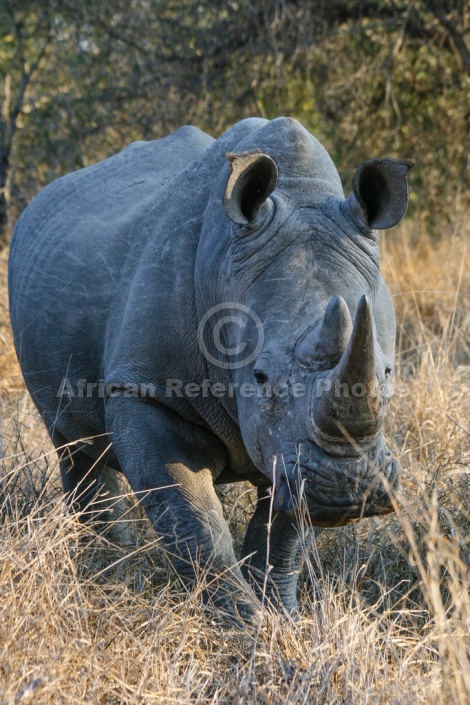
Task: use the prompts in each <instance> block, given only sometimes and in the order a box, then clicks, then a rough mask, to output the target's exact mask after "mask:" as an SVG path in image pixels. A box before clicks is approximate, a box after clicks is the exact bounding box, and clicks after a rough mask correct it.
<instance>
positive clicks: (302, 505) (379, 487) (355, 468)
mask: <svg viewBox="0 0 470 705" xmlns="http://www.w3.org/2000/svg"><path fill="white" fill-rule="evenodd" d="M312 446H313V444H312ZM401 472H402V468H401V465H400V464H399V462H398V461H397V460H396V459H395V458H393V456H392V454H391V453H390V452H389V451H388V450H387V448H386V446H385V443H384V442H383V441H381V442H379V444H378V445H377V446H376V447H375V448H374V449H372V451H370V452H369V453H367V454H364V455H363V456H362V457H359V458H357V457H349V458H345V457H340V456H336V457H335V456H331V455H328V454H327V453H325V452H324V451H323V450H322V449H321V448H319V447H316V448H314V449H313V452H312V448H310V452H307V454H304V455H303V456H302V454H301V455H300V456H299V459H298V463H296V464H295V465H293V466H291V467H286V466H284V467H283V469H282V471H281V472H280V473H277V478H276V483H275V487H274V503H273V507H274V509H275V511H279V512H284V513H286V514H289V515H291V516H294V515H297V514H299V513H301V514H306V515H307V517H308V521H309V522H310V523H311V524H312V525H314V526H323V527H335V526H336V527H337V526H344V525H346V524H350V523H352V522H354V521H357V520H359V519H363V518H366V517H372V516H382V515H385V514H390V513H392V512H393V511H394V501H395V500H396V499H397V498H398V497H399V495H400V493H401V484H400V479H401Z"/></svg>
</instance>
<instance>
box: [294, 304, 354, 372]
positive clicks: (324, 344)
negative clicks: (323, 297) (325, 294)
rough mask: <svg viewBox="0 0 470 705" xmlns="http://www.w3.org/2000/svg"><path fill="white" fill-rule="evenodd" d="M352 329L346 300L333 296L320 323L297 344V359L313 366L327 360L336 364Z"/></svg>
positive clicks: (345, 346) (308, 365)
mask: <svg viewBox="0 0 470 705" xmlns="http://www.w3.org/2000/svg"><path fill="white" fill-rule="evenodd" d="M352 329H353V325H352V320H351V314H350V313H349V309H348V305H347V303H346V301H345V300H344V299H343V298H342V296H332V297H331V299H330V300H329V302H328V306H327V307H326V311H325V313H324V316H323V318H322V320H321V321H320V323H319V324H318V325H316V326H315V328H313V330H310V331H309V332H308V333H307V335H306V336H305V337H303V338H301V340H300V341H299V343H298V344H297V347H296V351H295V354H296V358H297V360H298V361H299V362H300V363H301V364H302V365H305V366H307V367H312V368H315V366H316V365H318V364H322V363H325V362H330V363H332V364H334V365H335V364H336V363H337V362H339V360H340V358H341V356H342V355H343V353H344V351H345V350H346V348H347V346H348V342H349V340H350V338H351V333H352Z"/></svg>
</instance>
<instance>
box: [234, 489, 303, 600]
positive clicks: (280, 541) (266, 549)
mask: <svg viewBox="0 0 470 705" xmlns="http://www.w3.org/2000/svg"><path fill="white" fill-rule="evenodd" d="M312 538H313V532H312V529H311V528H308V527H305V526H300V525H299V524H298V523H297V521H295V520H294V519H293V518H291V517H289V516H287V515H286V514H282V513H280V512H275V511H274V510H273V509H272V507H271V493H270V491H269V488H266V487H260V488H258V502H257V505H256V510H255V513H254V514H253V517H252V518H251V520H250V523H249V525H248V529H247V532H246V536H245V541H244V544H243V551H242V554H243V557H245V562H244V564H243V568H242V571H243V575H244V576H245V577H246V579H247V580H248V581H249V582H250V584H252V585H253V586H254V588H255V592H256V593H257V595H258V596H259V597H262V596H263V594H264V595H266V597H267V598H268V599H269V600H270V601H271V602H272V603H274V604H276V605H277V604H280V605H282V606H283V607H285V608H286V609H287V610H288V611H289V612H292V611H293V610H294V609H295V608H296V606H297V581H298V577H299V573H300V569H301V564H302V557H303V554H304V551H305V550H306V549H307V548H308V546H309V545H310V543H311V540H312Z"/></svg>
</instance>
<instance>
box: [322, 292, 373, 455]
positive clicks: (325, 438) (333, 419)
mask: <svg viewBox="0 0 470 705" xmlns="http://www.w3.org/2000/svg"><path fill="white" fill-rule="evenodd" d="M320 391H321V393H320ZM383 414H384V404H383V403H382V400H381V396H380V387H379V382H378V379H377V368H376V356H375V345H374V327H373V320H372V311H371V308H370V304H369V301H368V300H367V297H366V296H363V297H362V298H361V300H360V302H359V306H358V309H357V313H356V319H355V321H354V327H353V331H352V334H351V338H350V340H349V344H348V346H347V348H346V350H345V352H344V354H343V355H342V357H341V359H340V361H339V362H338V364H337V365H336V367H335V368H334V369H333V370H331V372H329V373H328V374H327V375H326V376H325V377H323V378H322V379H321V380H320V383H319V385H318V387H317V394H316V397H315V400H314V405H313V422H314V432H315V437H316V440H318V441H319V443H320V444H321V445H324V444H325V443H326V444H327V445H334V446H337V445H338V443H340V444H341V443H343V444H348V445H351V444H354V442H357V443H358V444H360V445H361V446H363V445H364V444H366V443H368V442H370V441H372V440H373V439H374V438H375V437H376V436H377V434H378V433H379V432H380V430H381V428H382V425H383Z"/></svg>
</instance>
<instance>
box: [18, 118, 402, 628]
mask: <svg viewBox="0 0 470 705" xmlns="http://www.w3.org/2000/svg"><path fill="white" fill-rule="evenodd" d="M227 155H228V158H227ZM408 168H409V165H408V164H406V163H401V162H393V161H392V160H372V161H371V162H366V163H365V164H364V165H362V166H361V167H360V168H359V169H358V171H357V172H356V176H355V178H354V182H353V190H354V192H353V194H352V196H351V197H350V198H349V199H345V198H344V195H343V190H342V187H341V182H340V179H339V176H338V173H337V171H336V169H335V167H334V165H333V163H332V161H331V159H330V157H329V156H328V154H327V153H326V151H325V150H324V148H323V147H322V146H321V144H320V143H319V142H318V141H317V140H316V139H315V138H314V137H313V136H312V135H310V134H309V133H308V132H307V131H306V130H305V129H304V128H303V127H302V126H301V125H300V124H299V123H298V122H296V121H295V120H293V119H290V118H278V119H276V120H273V121H271V122H268V121H266V120H262V119H254V118H253V119H248V120H244V121H242V122H240V123H237V124H236V125H234V126H233V127H232V128H231V129H230V130H228V131H227V132H226V133H225V134H224V135H223V136H222V137H220V138H219V139H217V140H214V139H212V138H211V137H209V136H208V135H206V134H204V133H202V132H201V131H199V130H198V129H197V128H194V127H184V128H181V129H179V130H178V131H177V132H175V133H174V134H172V135H170V136H169V137H166V138H164V139H162V140H158V141H155V142H148V143H144V142H140V143H134V144H132V145H130V146H129V147H127V148H126V149H124V150H123V151H122V152H120V153H119V154H117V155H116V156H114V157H112V158H110V159H107V160H106V161H103V162H101V163H99V164H97V165H95V166H91V167H88V168H86V169H83V170H80V171H77V172H75V173H72V174H70V175H68V176H66V177H64V178H61V179H59V180H57V181H56V182H54V183H53V184H51V185H49V186H48V187H47V188H45V189H44V190H43V191H42V192H41V193H40V194H39V195H38V196H37V197H36V198H35V199H34V201H33V202H32V203H31V205H30V206H29V207H28V208H27V209H26V210H25V212H24V213H23V214H22V216H21V218H20V219H19V221H18V223H17V226H16V228H15V231H14V234H13V239H12V244H11V252H10V265H9V277H10V279H9V281H10V311H11V319H12V324H13V330H14V335H15V344H16V348H17V352H18V357H19V360H20V363H21V367H22V370H23V373H24V378H25V380H26V384H27V386H28V388H29V391H30V392H31V395H32V397H33V399H34V401H35V403H36V405H37V407H38V409H39V411H40V412H41V414H42V417H43V419H44V422H45V423H46V425H47V428H48V430H49V433H50V435H51V438H52V440H53V442H54V444H55V445H56V447H57V448H58V450H59V455H60V457H61V458H62V459H61V471H62V479H63V485H64V489H65V491H66V493H67V494H68V496H69V498H70V501H71V502H74V503H75V504H76V506H77V507H78V508H79V509H81V510H83V511H84V512H86V511H87V509H88V510H89V512H90V516H92V517H93V518H94V519H95V520H96V519H98V520H100V519H105V518H113V517H114V515H113V511H114V509H113V506H112V503H111V502H109V506H108V507H107V510H106V511H108V515H109V516H107V515H106V511H105V507H106V502H105V497H106V492H108V499H109V496H110V495H109V492H110V491H111V489H112V482H108V480H109V478H110V473H111V474H112V473H113V472H114V471H120V472H123V473H124V474H125V476H126V477H127V479H128V481H129V483H130V485H131V487H132V489H133V490H134V492H136V493H137V495H138V497H139V500H140V502H141V503H142V505H143V506H144V507H145V509H146V511H147V513H148V516H149V518H150V520H151V522H152V523H153V526H154V527H155V530H156V532H157V534H158V535H159V536H160V537H161V542H162V545H163V546H164V547H165V549H166V551H167V553H168V555H169V557H170V559H171V560H172V562H173V565H174V567H175V569H176V571H177V573H178V574H179V576H180V577H181V579H182V581H183V582H184V584H186V585H188V586H191V585H192V584H193V583H194V581H195V580H196V579H197V578H198V575H199V573H200V572H201V571H203V572H204V575H205V576H206V577H208V578H209V580H208V581H207V582H208V585H210V587H208V590H207V595H208V597H209V598H210V599H211V600H212V601H213V602H215V603H216V604H217V605H220V606H222V607H225V608H227V609H230V610H234V609H235V610H238V612H240V613H242V614H244V615H245V616H246V615H249V614H251V612H252V610H253V609H255V605H256V604H257V597H255V594H256V595H258V596H259V595H260V594H262V593H263V594H264V595H266V596H267V597H268V598H269V599H271V600H272V601H273V602H277V603H278V604H280V605H282V606H284V607H285V608H287V609H289V610H292V609H293V608H294V607H295V605H296V585H297V577H298V573H299V570H300V563H301V557H302V554H303V551H304V550H305V548H306V546H307V545H308V541H309V536H310V534H311V529H309V528H308V526H309V525H323V526H339V525H342V524H345V523H348V522H350V521H352V520H356V519H358V518H360V517H362V516H371V515H376V514H385V513H387V512H389V511H392V504H391V499H390V492H391V491H398V488H399V478H400V467H399V465H398V463H397V462H396V461H394V460H393V459H392V458H391V455H390V453H389V451H388V450H387V448H386V445H385V441H384V438H383V434H382V419H383V410H384V407H385V400H383V399H382V397H380V396H379V400H378V401H377V400H376V401H375V402H374V401H373V402H372V403H369V401H367V403H366V407H367V409H366V410H365V411H364V412H363V410H362V411H361V408H362V407H360V406H359V407H357V408H356V407H354V408H353V407H352V406H348V408H347V410H343V411H341V409H340V410H339V412H338V409H336V407H335V409H336V411H335V410H333V411H331V409H332V408H333V407H332V406H331V405H332V404H333V406H334V404H336V401H334V400H332V401H331V400H329V399H327V400H326V401H324V402H322V403H323V404H324V406H321V405H320V404H319V403H318V402H317V401H316V393H315V389H316V388H315V384H318V382H319V380H322V379H325V378H327V377H328V375H330V378H331V379H332V380H334V379H335V374H336V373H335V370H337V369H339V368H338V365H339V364H340V363H339V360H340V359H344V358H343V357H342V355H343V353H344V349H345V347H346V345H347V343H348V340H349V339H350V338H351V329H352V322H353V321H354V319H355V317H356V314H357V316H358V317H359V318H361V317H362V318H361V320H362V319H364V320H365V319H366V318H367V315H369V318H368V319H367V320H369V324H368V325H369V328H368V329H367V330H369V333H368V334H366V333H367V331H366V333H365V334H364V335H365V338H364V340H365V341H366V342H364V340H363V341H362V343H361V342H359V343H357V344H356V350H355V353H354V354H355V355H356V358H358V359H359V360H360V358H361V357H362V356H364V357H365V356H366V352H364V355H362V352H361V351H362V350H364V351H365V350H366V347H367V345H368V346H369V352H370V350H372V353H370V354H369V357H370V356H371V355H372V358H373V359H372V358H371V361H370V364H369V368H368V373H367V374H368V375H369V378H370V379H373V380H374V384H375V383H379V384H383V383H384V382H387V383H388V382H389V381H390V379H391V376H392V373H393V357H394V344H395V317H394V311H393V306H392V303H391V300H390V296H389V294H388V291H387V288H386V286H385V284H384V282H383V279H382V277H381V275H380V272H379V253H378V247H377V233H376V231H375V228H386V227H391V226H392V225H394V224H395V223H396V222H398V220H399V219H400V218H401V217H402V215H403V214H404V212H405V209H406V203H407V184H406V173H407V171H408ZM364 295H365V296H366V297H367V300H368V302H369V305H367V302H365V299H364V298H363V297H364ZM332 297H336V298H332ZM338 297H341V298H338ZM331 301H332V302H333V303H332V304H331V305H332V306H333V309H334V311H335V313H334V314H332V315H330V317H329V318H328V315H327V314H325V312H326V309H327V306H328V304H329V302H331ZM361 302H362V303H361ZM234 304H236V305H234ZM218 305H221V309H222V312H223V313H224V315H227V312H229V314H230V315H231V316H232V318H229V319H225V320H224V321H222V323H221V324H220V325H219V327H218V328H217V330H215V328H214V326H216V325H217V320H218V319H217V316H209V318H208V321H207V322H206V324H205V326H204V328H203V336H205V337H203V340H204V341H205V342H204V344H205V346H206V347H205V348H204V349H201V347H202V346H201V344H200V343H201V341H200V340H199V339H198V326H199V324H200V323H201V321H202V320H203V318H204V316H205V314H206V312H208V311H209V310H210V309H211V308H212V307H214V306H218ZM238 305H243V306H244V307H248V309H249V311H250V312H251V311H253V312H255V314H256V316H257V318H256V317H255V318H254V317H253V316H251V315H245V314H244V311H245V309H243V310H242V312H240V311H241V309H240V308H239V306H238ZM361 307H362V309H364V311H365V313H364V311H363V313H361V314H359V313H357V312H358V309H361ZM333 309H332V310H333ZM362 309H361V310H362ZM366 309H367V311H366ZM367 312H369V313H367ZM240 316H242V317H243V316H245V318H244V319H243V322H242V323H240V320H239V319H240ZM237 317H238V318H237ZM327 318H328V320H327V324H328V325H327V326H326V328H328V327H329V328H328V329H329V330H330V329H331V330H333V334H332V336H333V338H332V341H333V342H331V341H330V342H328V340H329V339H328V340H326V338H325V335H326V334H324V330H325V326H324V328H323V329H321V323H322V321H323V320H326V319H327ZM325 325H326V324H325ZM357 325H358V327H360V326H359V324H357ZM361 325H362V328H363V329H364V330H366V328H365V323H364V321H363V322H362V323H361ZM211 326H212V327H211ZM260 326H261V328H262V333H263V335H264V337H263V339H262V345H261V347H260V349H259V350H256V343H257V342H258V341H259V339H260ZM335 326H336V328H337V329H338V334H337V335H336V333H335V332H334V329H335ZM200 330H201V329H200ZM319 330H320V332H318V331H319ZM322 330H323V333H322ZM214 331H215V332H214ZM330 332H331V331H330ZM217 335H219V338H220V336H222V337H223V340H224V345H225V347H226V348H227V350H228V354H227V355H226V356H225V358H224V357H223V356H222V357H221V356H220V352H219V350H218V349H217V347H216V345H215V343H214V341H216V340H217ZM367 335H368V336H369V337H368V338H367ZM322 336H323V337H322ZM358 336H359V333H358ZM359 337H360V336H359ZM363 337H364V336H363ZM324 338H325V340H326V343H325V344H323V343H322V342H321V341H322V340H323V339H324ZM366 338H367V340H368V342H367V340H366ZM319 340H320V343H319ZM361 340H362V338H361ZM361 345H362V348H361ZM211 346H212V347H211ZM237 346H238V347H239V349H240V350H241V351H243V354H245V353H247V352H250V351H251V350H255V352H256V353H257V354H256V355H255V356H254V358H253V359H250V360H249V361H248V362H247V364H241V365H240V366H236V365H235V366H234V365H232V364H231V363H232V362H233V361H234V360H235V361H236V360H237V359H238V358H236V356H235V357H233V355H232V356H231V354H232V353H233V350H236V349H237ZM219 347H220V346H219ZM319 350H320V352H318V351H319ZM358 351H359V352H358ZM208 353H209V354H208ZM320 353H321V354H320ZM241 357H243V355H241ZM245 357H246V355H245ZM227 361H228V364H227ZM355 364H356V367H355V370H356V371H358V370H359V368H360V366H361V363H360V361H359V362H357V361H356V363H355ZM371 370H373V372H372V373H371ZM338 374H339V373H338ZM366 376H367V375H366ZM64 378H65V379H67V384H66V385H65V386H64V382H63V380H64ZM207 379H210V380H211V381H212V383H220V384H221V385H224V386H223V387H222V389H228V386H229V384H232V385H233V389H235V391H234V392H233V393H231V394H225V395H220V394H217V395H214V394H211V393H206V394H194V393H190V394H187V393H185V392H184V389H185V385H187V384H188V383H199V384H201V383H202V382H203V380H207ZM361 379H362V378H361ZM361 379H359V380H358V381H361ZM79 380H86V383H88V384H89V385H90V386H89V387H88V389H87V388H86V387H85V388H84V387H83V383H80V382H79ZM100 380H104V384H102V385H101V388H100V386H99V384H98V383H99V381H100ZM168 380H180V381H181V386H180V389H182V390H183V391H180V393H178V394H176V393H169V391H168V389H169V388H168ZM93 383H95V384H94V386H93ZM243 383H246V384H248V385H251V387H252V388H253V389H254V390H255V391H254V393H253V394H241V393H240V386H241V385H242V384H243ZM276 384H278V385H281V388H282V389H283V390H284V394H282V395H281V394H273V393H272V388H273V385H276ZM295 384H300V385H303V389H304V390H305V393H303V394H299V395H294V394H293V393H292V391H293V389H294V385H295ZM77 385H78V386H77ZM80 385H81V386H80ZM140 385H151V387H147V389H152V393H150V394H146V393H142V392H140V393H136V392H135V390H136V389H139V390H140V389H141V386H140ZM103 388H106V390H107V394H103V393H102V392H103ZM80 390H81V391H80ZM131 390H133V391H131ZM286 390H287V392H286ZM348 403H349V402H348ZM358 403H359V404H360V403H362V402H358ZM364 403H365V402H364ZM366 407H364V409H365V408H366ZM325 409H326V410H325ZM341 414H343V416H341ZM345 414H346V416H345ZM347 414H349V416H347ZM364 414H365V416H364ZM367 414H369V416H367ZM359 417H360V418H361V419H362V417H364V421H360V422H359V425H357V424H356V425H354V423H355V420H357V418H359ZM366 417H367V418H366ZM348 419H349V420H348ZM351 419H352V421H351ZM335 424H336V426H335ZM348 424H349V425H348ZM336 427H337V429H339V431H338V430H337V429H336V430H335V428H336ZM332 429H333V430H332ZM348 429H350V432H349V431H348ZM87 439H93V441H92V442H89V440H87ZM84 441H86V442H84ZM67 444H72V445H71V446H70V452H66V453H64V452H63V450H62V449H63V448H64V447H65V446H66V445H67ZM107 478H108V480H107ZM239 480H248V481H250V482H251V483H253V484H254V485H256V486H257V487H258V504H257V508H256V511H255V513H254V516H253V518H252V519H251V522H250V524H249V526H248V530H247V534H246V539H245V544H244V547H243V555H242V561H241V563H240V562H238V561H237V558H236V557H235V554H234V550H233V545H232V540H231V537H230V533H229V530H228V527H227V525H226V522H225V520H224V518H223V514H222V507H221V504H220V501H219V499H218V495H217V493H216V491H215V489H214V484H217V483H219V484H221V483H229V482H235V481H239ZM96 497H98V499H100V504H99V505H97V506H99V507H100V509H99V510H96V511H95V512H94V513H93V512H92V511H91V509H90V503H91V501H92V500H93V498H96ZM116 506H117V505H116ZM268 564H269V566H270V569H269V571H268V572H269V575H268V572H267V571H266V568H267V566H268ZM249 585H250V586H251V587H250V586H249Z"/></svg>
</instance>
